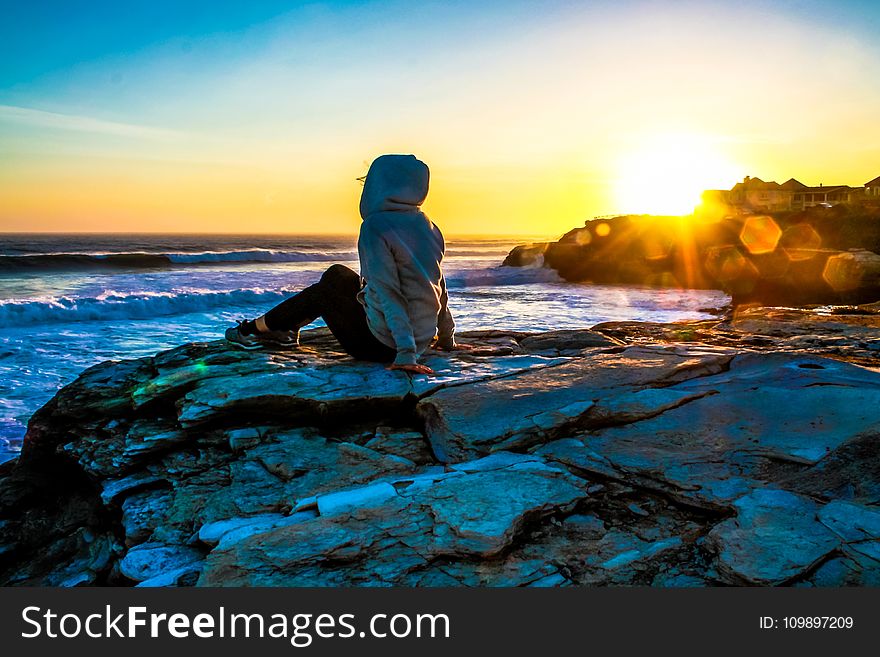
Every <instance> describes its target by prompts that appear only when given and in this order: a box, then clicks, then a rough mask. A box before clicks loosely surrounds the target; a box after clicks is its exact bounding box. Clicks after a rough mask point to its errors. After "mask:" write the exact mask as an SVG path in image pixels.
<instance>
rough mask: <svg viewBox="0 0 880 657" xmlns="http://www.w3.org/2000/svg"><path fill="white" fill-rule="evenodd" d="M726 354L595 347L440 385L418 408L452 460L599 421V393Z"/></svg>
mask: <svg viewBox="0 0 880 657" xmlns="http://www.w3.org/2000/svg"><path fill="white" fill-rule="evenodd" d="M729 360H730V356H729V355H724V354H713V353H704V352H698V353H694V354H688V353H687V352H683V351H680V350H679V351H678V352H677V351H676V350H674V349H667V348H662V347H661V348H648V347H631V348H628V349H626V350H624V351H622V352H621V353H614V354H609V353H593V354H590V355H588V356H585V357H583V358H579V359H576V360H574V361H572V362H566V363H562V364H559V365H553V366H550V367H545V368H540V369H536V370H530V371H527V372H523V373H519V374H515V375H512V376H507V377H503V378H498V379H492V380H488V381H482V382H477V383H474V384H472V385H470V386H468V387H466V388H459V387H455V388H448V389H445V390H441V391H439V392H437V393H435V394H433V395H431V396H430V397H427V398H425V399H423V400H422V401H420V402H419V405H418V407H417V412H418V413H419V414H420V416H421V417H422V418H424V420H425V427H426V431H427V435H428V438H429V440H430V441H431V444H432V446H433V449H434V453H435V455H437V457H438V458H440V459H441V460H447V461H451V462H454V461H458V460H463V459H465V458H468V457H469V456H470V457H472V456H473V455H478V454H485V453H488V452H491V451H494V450H497V449H522V448H527V447H530V446H532V445H534V444H536V443H538V442H542V441H549V440H552V439H553V438H554V437H557V436H560V435H561V434H562V433H563V432H566V431H568V432H571V431H574V430H576V429H577V428H579V427H585V426H590V425H591V424H593V425H595V424H602V423H604V422H607V419H602V418H601V415H602V413H601V412H598V413H591V409H593V407H594V406H597V405H600V404H601V403H602V400H603V399H605V400H607V399H609V398H611V397H615V396H618V395H621V394H626V393H632V392H636V391H638V390H640V389H642V388H645V387H653V386H663V385H669V384H671V383H675V382H677V381H681V380H684V379H687V378H691V377H697V376H703V375H706V374H709V373H715V372H719V371H721V370H722V369H723V368H724V367H725V366H726V363H727V362H728V361H729ZM640 401H641V400H640ZM666 402H667V400H663V402H662V403H666ZM500 409H504V410H501V411H500Z"/></svg>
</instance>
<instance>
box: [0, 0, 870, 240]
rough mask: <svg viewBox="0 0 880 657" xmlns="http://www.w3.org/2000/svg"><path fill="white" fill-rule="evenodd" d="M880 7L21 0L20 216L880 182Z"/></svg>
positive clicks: (15, 74) (582, 213) (309, 221)
mask: <svg viewBox="0 0 880 657" xmlns="http://www.w3.org/2000/svg"><path fill="white" fill-rule="evenodd" d="M878 34H880V3H877V2H871V1H866V2H847V1H837V2H797V1H789V2H752V1H749V0H742V1H738V2H735V3H734V2H729V3H722V2H711V1H703V2H693V3H691V2H626V1H624V0H617V1H615V2H534V1H532V2H517V1H515V0H508V1H505V2H474V1H470V2H414V1H413V0H407V1H404V2H343V1H338V2H320V3H292V2H268V1H261V2H226V1H223V0H210V1H209V0H204V1H202V2H187V1H184V0H181V1H177V2H165V1H163V0H152V1H150V2H124V3H122V2H116V1H114V2H104V1H103V0H101V1H98V0H94V1H91V2H73V1H70V2H61V1H59V2H52V3H50V2H39V1H30V2H24V1H18V2H9V1H7V0H0V231H137V232H149V231H161V232H168V231H184V232H268V233H274V232H295V233H309V232H317V233H354V232H355V231H356V230H357V228H358V225H359V222H360V218H359V216H358V214H357V199H358V196H359V193H360V189H361V188H360V186H359V184H358V183H357V182H356V180H355V179H356V178H357V177H358V176H361V175H363V174H364V173H365V172H366V169H367V166H368V164H369V162H370V161H371V160H372V159H373V158H374V157H375V156H377V155H379V154H382V153H388V152H398V153H415V154H416V155H417V156H419V157H420V158H422V159H423V160H424V161H426V162H427V163H428V164H429V166H430V167H431V170H432V182H431V185H432V191H431V194H430V196H429V199H428V202H427V204H426V206H425V209H426V211H427V212H428V213H429V214H430V215H431V216H432V218H434V219H435V221H437V223H438V224H440V225H441V227H442V228H443V229H444V231H445V232H446V233H447V234H450V235H454V234H465V233H479V234H492V233H500V234H513V233H527V234H547V235H556V234H559V233H562V232H564V231H565V230H567V229H569V228H571V227H574V226H577V225H580V224H581V223H582V222H583V220H584V219H588V218H590V217H592V216H594V215H604V214H612V213H616V212H626V211H634V212H656V213H664V212H672V211H682V212H684V211H687V207H688V204H690V206H691V207H692V205H693V202H695V200H696V194H697V193H698V192H699V190H700V189H702V188H706V187H716V188H729V187H731V186H732V185H733V184H734V182H736V181H737V180H739V179H741V178H742V177H743V176H744V175H747V174H748V175H752V176H759V177H761V178H763V179H765V180H773V179H775V180H778V181H779V182H783V181H784V180H786V179H788V178H789V177H792V176H794V177H796V178H798V179H800V180H801V181H802V182H804V183H806V184H819V183H824V184H851V185H861V184H863V183H864V182H866V181H867V180H870V179H872V178H874V177H876V176H878V175H880V123H878V119H877V117H880V83H878V80H880V38H878V37H877V35H878Z"/></svg>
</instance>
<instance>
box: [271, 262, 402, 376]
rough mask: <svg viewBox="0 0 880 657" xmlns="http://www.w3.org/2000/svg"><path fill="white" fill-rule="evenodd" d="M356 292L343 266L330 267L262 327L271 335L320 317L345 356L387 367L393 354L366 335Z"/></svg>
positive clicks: (357, 279) (351, 274)
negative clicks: (346, 353) (273, 332)
mask: <svg viewBox="0 0 880 657" xmlns="http://www.w3.org/2000/svg"><path fill="white" fill-rule="evenodd" d="M360 289H361V279H360V276H358V275H357V274H356V273H355V272H353V271H352V270H351V269H349V268H348V267H345V266H343V265H331V266H330V268H329V269H327V271H325V272H324V273H323V275H322V276H321V280H319V281H318V282H317V283H315V284H314V285H310V286H309V287H307V288H305V289H304V290H303V291H302V292H300V293H299V294H296V295H294V296H292V297H291V298H290V299H287V300H286V301H282V302H281V303H280V304H278V305H277V306H275V307H274V308H273V309H272V310H270V311H269V312H267V313H266V315H265V320H266V326H267V327H269V329H271V330H272V331H294V330H297V329H299V328H300V327H303V326H305V325H306V324H311V323H312V322H314V321H315V320H316V319H318V317H321V318H323V319H324V321H325V322H327V327H328V328H329V329H330V332H331V333H333V336H334V337H335V338H336V339H337V340H339V344H341V345H342V348H343V349H345V351H346V352H348V354H349V355H351V356H353V357H354V358H357V359H358V360H371V361H375V362H379V363H390V362H391V361H393V360H394V357H395V356H396V355H397V352H396V351H395V350H394V349H392V348H391V347H387V346H385V345H384V344H382V343H381V342H379V340H378V339H377V338H376V336H375V335H373V332H372V331H370V327H369V326H368V325H367V313H366V311H365V310H364V307H363V306H362V305H361V303H360V302H359V301H358V300H357V293H358V292H360Z"/></svg>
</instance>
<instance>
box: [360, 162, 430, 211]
mask: <svg viewBox="0 0 880 657" xmlns="http://www.w3.org/2000/svg"><path fill="white" fill-rule="evenodd" d="M428 179H429V172H428V165H427V164H425V163H424V162H422V161H421V160H419V159H418V158H416V156H415V155H381V156H380V157H377V158H376V159H375V160H373V164H371V165H370V170H369V171H368V172H367V179H366V180H365V181H364V191H363V192H362V193H361V207H360V209H361V218H362V219H366V218H367V217H369V216H370V215H371V214H376V213H377V212H395V211H396V212H414V211H417V210H418V209H419V206H420V205H421V204H422V203H423V202H424V201H425V197H426V196H427V195H428Z"/></svg>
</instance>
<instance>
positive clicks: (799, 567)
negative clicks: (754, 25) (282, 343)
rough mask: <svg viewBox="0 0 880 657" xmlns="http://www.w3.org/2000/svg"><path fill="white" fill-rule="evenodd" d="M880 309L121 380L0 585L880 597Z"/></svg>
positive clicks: (59, 433) (35, 430) (57, 457)
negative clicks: (398, 368)
mask: <svg viewBox="0 0 880 657" xmlns="http://www.w3.org/2000/svg"><path fill="white" fill-rule="evenodd" d="M876 311H877V309H876V308H875V307H873V306H862V307H858V308H813V309H772V308H741V309H740V310H739V311H738V312H737V313H736V314H735V315H732V316H731V317H728V318H726V319H724V320H715V321H711V322H691V323H682V324H667V325H659V324H643V323H614V324H603V325H599V326H597V327H594V329H593V330H583V331H557V332H548V333H542V334H535V335H529V334H522V333H505V332H500V331H493V332H482V333H475V334H472V335H469V336H467V337H466V338H465V339H466V340H467V341H468V342H470V343H472V344H473V345H474V347H475V348H474V349H473V350H472V351H462V352H453V353H451V354H448V353H440V352H436V353H435V352H429V354H428V355H427V356H426V358H425V362H427V363H428V364H430V365H431V366H432V367H434V368H435V369H436V370H437V372H438V376H437V377H431V378H429V377H424V376H412V377H411V376H409V375H406V374H404V373H401V372H392V371H388V370H386V369H384V368H382V367H381V366H377V365H372V364H368V363H358V362H355V361H353V360H351V359H349V358H348V357H346V356H345V355H344V354H342V353H340V352H339V351H338V347H337V346H336V345H335V343H334V341H333V340H332V338H330V337H328V335H327V334H326V332H325V331H321V330H318V331H309V332H305V333H304V334H303V346H302V347H301V348H300V349H298V350H295V351H265V352H238V351H234V350H231V349H230V348H229V347H227V345H226V344H224V343H222V342H214V343H207V344H191V345H185V346H182V347H179V348H177V349H173V350H171V351H167V352H164V353H161V354H158V355H157V356H155V357H154V358H144V359H139V360H133V361H122V362H116V363H114V362H111V363H104V364H101V365H98V366H96V367H93V368H91V369H89V370H87V371H86V372H84V373H83V374H82V376H81V377H80V378H79V379H78V380H77V381H75V382H73V383H72V384H70V385H69V386H67V387H66V388H64V389H62V390H61V391H60V392H59V393H58V395H57V396H56V397H55V398H54V399H53V400H52V401H50V402H49V403H48V404H47V405H46V406H45V407H44V408H43V409H41V410H40V411H39V412H38V413H36V414H35V415H34V417H33V419H32V421H31V423H30V426H29V428H28V434H27V436H26V440H25V443H24V449H23V451H22V454H21V456H20V457H19V458H18V459H17V461H16V462H14V463H13V462H10V463H7V464H4V465H2V466H0V583H2V584H11V585H52V586H55V585H60V586H76V585H94V584H112V585H139V586H192V585H206V586H241V585H248V586H263V585H292V586H340V585H344V586H349V585H355V586H569V585H631V584H647V585H655V586H706V585H717V584H737V585H740V584H751V585H789V584H791V585H798V586H838V585H869V584H873V585H876V584H877V583H878V582H880V512H878V511H877V505H878V504H880V459H878V456H880V315H878V314H877V312H876Z"/></svg>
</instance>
